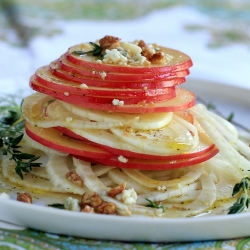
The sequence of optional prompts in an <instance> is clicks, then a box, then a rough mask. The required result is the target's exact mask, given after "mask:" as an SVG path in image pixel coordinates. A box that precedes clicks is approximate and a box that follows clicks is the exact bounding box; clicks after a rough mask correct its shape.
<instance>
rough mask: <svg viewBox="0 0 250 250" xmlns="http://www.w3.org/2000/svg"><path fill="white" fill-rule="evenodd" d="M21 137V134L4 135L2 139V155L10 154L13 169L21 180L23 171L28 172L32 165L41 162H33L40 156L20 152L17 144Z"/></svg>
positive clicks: (36, 165)
mask: <svg viewBox="0 0 250 250" xmlns="http://www.w3.org/2000/svg"><path fill="white" fill-rule="evenodd" d="M22 139H23V134H20V135H19V136H17V137H15V138H12V137H6V138H4V140H3V149H2V152H3V155H7V154H9V155H10V158H9V159H10V160H13V161H15V163H16V167H15V171H16V173H17V174H18V175H19V177H20V178H21V179H22V180H23V173H28V172H30V170H32V167H40V166H41V164H42V163H38V162H34V161H36V160H37V159H39V158H40V156H35V155H33V154H27V153H23V152H21V151H20V150H19V149H20V147H21V146H18V144H19V143H20V142H21V140H22Z"/></svg>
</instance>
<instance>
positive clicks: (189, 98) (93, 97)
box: [22, 36, 241, 217]
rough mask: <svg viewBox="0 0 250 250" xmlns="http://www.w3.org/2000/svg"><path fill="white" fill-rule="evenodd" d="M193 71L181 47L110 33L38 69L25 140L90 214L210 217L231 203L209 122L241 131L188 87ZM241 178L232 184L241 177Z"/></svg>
mask: <svg viewBox="0 0 250 250" xmlns="http://www.w3.org/2000/svg"><path fill="white" fill-rule="evenodd" d="M191 66H192V61H191V59H190V57H189V56H187V55H186V54H184V53H182V52H180V51H176V50H173V49H169V48H165V47H162V46H159V45H157V44H146V43H145V42H144V41H143V40H138V41H134V42H123V41H121V39H119V38H117V37H113V36H105V37H103V38H101V39H99V40H98V41H96V42H90V43H83V44H79V45H76V46H73V47H71V48H69V49H68V51H67V52H66V53H65V54H63V55H62V56H61V57H60V58H58V59H57V60H55V61H53V62H51V63H50V64H49V65H47V66H44V67H41V68H39V69H37V71H36V72H35V73H34V75H33V76H32V77H31V79H30V87H31V88H32V89H33V90H35V91H36V92H37V93H35V94H32V95H31V96H28V97H27V98H26V99H25V100H24V102H23V105H22V111H23V117H24V119H25V120H26V125H25V129H26V134H27V137H26V139H25V140H26V142H27V144H29V145H31V147H35V148H37V149H39V150H41V151H43V152H45V153H46V154H47V155H48V162H47V163H46V166H45V169H46V171H47V175H46V178H47V181H48V183H49V184H48V185H49V187H46V188H47V189H48V190H51V191H57V192H65V193H74V194H77V195H80V197H81V198H79V203H78V205H79V206H78V210H79V211H85V212H90V211H91V212H97V213H116V214H122V215H130V214H144V215H151V216H155V215H158V216H166V217H176V216H177V217H178V216H180V217H183V216H191V215H196V214H197V213H201V212H204V211H209V209H210V208H211V206H212V205H213V204H214V203H215V201H216V199H218V197H219V198H220V199H223V195H222V192H220V191H218V190H217V186H216V185H217V184H218V183H219V182H220V180H219V177H215V176H216V172H218V169H217V170H214V163H213V162H211V161H212V160H214V161H216V160H217V161H218V159H217V158H218V157H219V158H221V159H220V160H222V158H223V156H221V155H220V154H218V152H219V149H218V147H219V146H216V145H215V144H216V143H215V141H214V139H213V136H212V137H211V135H210V132H209V131H210V130H209V129H207V127H208V126H209V125H207V123H208V120H209V119H210V118H209V119H207V123H206V122H204V121H205V120H206V116H207V117H211V119H213V120H215V121H219V122H218V123H220V124H222V125H223V127H224V130H225V131H226V132H229V131H230V134H231V135H232V136H234V137H235V138H237V131H236V129H235V128H234V127H233V126H232V125H231V124H230V123H228V122H227V121H225V120H223V119H222V118H219V117H215V115H214V114H211V113H210V112H209V111H207V110H206V108H205V107H203V106H198V105H195V95H194V93H192V92H190V91H189V90H186V89H184V88H182V87H181V86H180V85H181V84H183V83H184V82H185V81H186V76H187V75H188V74H189V68H190V67H191ZM211 119H210V120H211ZM211 124H212V122H211V121H210V125H211ZM211 126H214V125H211ZM222 133H223V132H222ZM221 136H223V135H221ZM216 157H217V158H216ZM209 159H210V160H209ZM223 159H224V158H223ZM228 164H229V165H230V164H231V163H228ZM215 165H216V164H215ZM228 168H229V167H228ZM235 172H237V171H236V170H232V176H234V177H233V178H231V179H230V178H229V179H230V181H234V182H235V181H237V180H239V179H240V177H241V176H240V174H235ZM211 173H212V174H211ZM29 174H34V175H35V174H36V173H35V171H34V172H32V171H31V172H30V173H29ZM27 175H28V174H27ZM227 175H228V176H229V175H230V171H229V172H228V173H227ZM24 183H25V178H24ZM44 188H45V187H44ZM46 188H45V189H46ZM230 192H231V190H229V191H228V193H227V195H225V192H224V196H227V197H226V198H228V197H229V193H230ZM230 194H231V193H230ZM69 195H70V194H69ZM97 198H99V199H100V200H101V201H100V204H99V205H96V204H95V202H93V201H95V200H96V199H97ZM224 198H225V197H224ZM105 209H106V210H105Z"/></svg>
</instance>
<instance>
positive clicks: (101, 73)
mask: <svg viewBox="0 0 250 250" xmlns="http://www.w3.org/2000/svg"><path fill="white" fill-rule="evenodd" d="M99 74H100V76H101V78H102V79H105V77H106V76H107V73H106V72H104V71H103V72H100V73H99Z"/></svg>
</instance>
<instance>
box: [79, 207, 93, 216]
mask: <svg viewBox="0 0 250 250" xmlns="http://www.w3.org/2000/svg"><path fill="white" fill-rule="evenodd" d="M81 212H83V213H90V214H93V213H95V210H94V208H93V207H91V206H89V205H86V206H85V207H84V208H82V210H81Z"/></svg>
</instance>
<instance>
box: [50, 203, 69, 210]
mask: <svg viewBox="0 0 250 250" xmlns="http://www.w3.org/2000/svg"><path fill="white" fill-rule="evenodd" d="M48 207H54V208H58V209H65V207H64V204H61V203H53V204H49V205H48Z"/></svg>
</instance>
